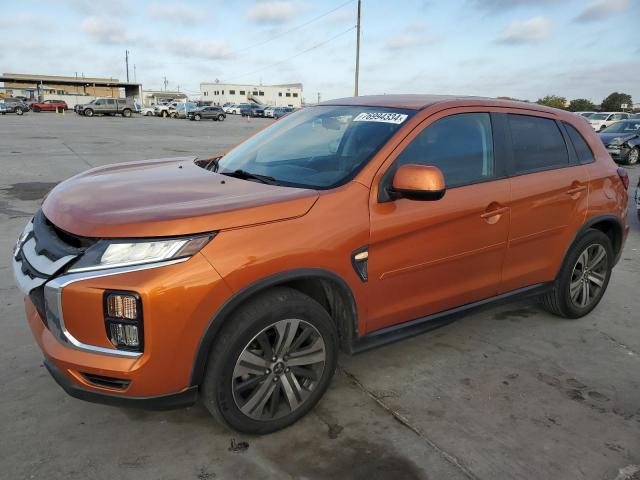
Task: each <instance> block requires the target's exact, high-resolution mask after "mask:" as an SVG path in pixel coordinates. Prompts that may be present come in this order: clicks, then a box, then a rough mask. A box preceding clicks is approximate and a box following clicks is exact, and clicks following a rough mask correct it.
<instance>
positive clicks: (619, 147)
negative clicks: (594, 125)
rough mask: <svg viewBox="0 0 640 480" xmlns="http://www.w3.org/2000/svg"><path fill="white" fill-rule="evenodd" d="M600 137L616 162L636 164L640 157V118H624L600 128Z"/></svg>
mask: <svg viewBox="0 0 640 480" xmlns="http://www.w3.org/2000/svg"><path fill="white" fill-rule="evenodd" d="M599 135H600V139H601V140H602V143H604V146H605V147H607V151H608V152H609V154H610V155H611V158H613V159H614V160H615V161H616V162H619V163H626V164H629V165H635V164H637V163H638V159H639V158H640V119H638V120H623V121H621V122H617V123H614V124H613V125H611V126H610V127H607V128H605V129H604V130H600V134H599Z"/></svg>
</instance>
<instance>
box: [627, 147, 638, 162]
mask: <svg viewBox="0 0 640 480" xmlns="http://www.w3.org/2000/svg"><path fill="white" fill-rule="evenodd" d="M639 157H640V148H638V147H635V148H632V149H631V151H630V152H629V156H628V157H627V163H628V164H629V165H635V164H636V163H638V158H639Z"/></svg>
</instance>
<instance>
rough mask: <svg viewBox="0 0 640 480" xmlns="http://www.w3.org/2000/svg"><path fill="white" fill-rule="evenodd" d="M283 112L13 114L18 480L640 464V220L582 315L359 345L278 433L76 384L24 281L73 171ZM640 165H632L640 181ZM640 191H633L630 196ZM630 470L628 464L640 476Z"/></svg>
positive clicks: (0, 215) (12, 381) (9, 356)
mask: <svg viewBox="0 0 640 480" xmlns="http://www.w3.org/2000/svg"><path fill="white" fill-rule="evenodd" d="M270 122H271V121H270V120H264V119H253V120H252V121H251V122H250V123H247V122H245V121H243V120H241V119H240V118H238V117H229V118H228V119H227V121H225V122H223V123H216V122H199V123H196V122H188V121H185V120H172V119H159V118H133V119H123V118H118V117H105V118H83V117H76V116H74V115H73V114H67V115H65V116H61V115H56V114H27V115H25V116H23V117H17V116H13V115H11V116H9V115H7V116H3V117H0V168H1V170H0V322H1V323H0V365H2V368H1V369H0V477H1V478H7V479H22V478H36V479H38V478H43V479H58V478H60V479H62V478H64V479H75V478H77V479H86V478H92V479H103V478H104V479H112V478H118V479H126V478H136V479H141V480H143V479H154V480H155V479H181V480H183V479H189V478H194V479H212V478H302V477H304V478H332V479H335V478H340V479H344V478H358V479H359V478H363V479H364V478H366V479H367V480H372V479H377V478H381V479H382V478H398V479H414V478H415V479H423V478H424V479H426V478H430V479H440V478H444V479H457V478H460V479H499V478H536V479H538V478H557V479H560V478H561V479H574V478H576V479H578V478H580V479H582V478H586V479H615V478H616V477H617V476H618V475H619V472H620V470H621V469H624V468H627V470H625V471H626V472H627V475H626V474H624V473H623V474H621V475H620V477H619V478H629V479H630V478H636V477H632V475H633V473H632V472H634V471H636V468H640V467H634V465H635V466H637V465H640V329H639V323H640V295H638V292H639V291H640V274H639V273H640V226H639V225H638V221H637V219H636V216H635V212H634V211H631V210H630V214H629V219H630V223H631V233H630V237H629V239H628V241H627V244H626V247H625V250H624V252H623V254H622V258H621V260H620V263H619V264H618V266H617V267H616V269H615V270H614V273H613V276H612V278H611V282H610V284H609V288H608V291H607V293H606V295H605V296H604V299H603V300H602V302H601V304H600V305H599V306H598V308H597V309H596V310H595V311H594V312H593V313H591V314H590V315H589V316H587V317H586V318H583V319H580V320H573V321H568V320H562V319H559V318H556V317H553V316H551V315H549V314H547V313H545V312H544V311H543V310H541V309H540V308H539V307H538V306H537V305H536V304H535V303H533V302H522V303H517V304H510V305H505V306H501V307H497V308H493V309H490V310H486V311H484V312H482V313H478V314H475V315H472V316H469V317H467V318H465V319H463V320H460V321H458V322H456V323H453V324H450V325H449V326H446V327H443V328H441V329H439V330H437V331H435V332H432V333H429V334H425V335H422V336H419V337H415V338H413V339H410V340H407V341H404V342H401V343H397V344H394V345H390V346H387V347H383V348H379V349H377V350H374V351H370V352H367V353H364V354H361V355H358V356H354V357H347V356H342V357H341V359H340V369H339V371H338V372H337V374H336V378H335V380H334V381H333V384H332V386H331V387H330V389H329V392H328V394H327V395H326V396H325V398H324V399H323V400H322V401H321V402H320V404H319V405H318V407H317V408H316V409H315V410H314V411H313V413H312V414H310V415H308V416H307V417H306V418H305V419H303V420H302V421H301V422H299V423H298V424H296V425H294V426H293V427H291V428H289V429H287V430H285V431H282V432H278V433H276V434H273V435H270V436H267V437H253V436H245V435H240V434H237V433H235V432H231V431H229V430H226V429H225V428H223V427H221V426H219V425H217V424H216V423H215V422H214V421H213V420H212V419H211V418H210V417H209V416H208V414H207V413H206V412H205V410H204V409H203V408H202V407H200V406H195V407H193V408H189V409H184V410H178V411H172V412H146V411H138V410H128V409H121V408H115V407H106V406H102V405H95V404H89V403H85V402H82V401H79V400H75V399H72V398H70V397H68V396H67V395H66V394H65V393H64V392H63V391H62V390H61V389H60V388H59V387H58V386H57V385H56V384H55V383H54V381H53V380H52V379H51V378H50V377H49V375H48V373H47V372H46V370H45V369H44V367H43V366H42V364H41V354H40V352H39V350H38V348H37V347H36V345H35V342H34V341H33V340H32V338H31V334H30V332H29V329H28V327H27V324H26V322H25V321H24V315H23V305H22V299H21V296H20V294H19V292H18V290H17V289H16V288H15V287H14V285H13V278H12V274H11V267H10V262H9V259H10V253H11V247H12V245H13V243H14V240H15V238H16V237H17V235H18V233H19V231H21V229H22V227H23V226H24V224H25V222H26V221H27V219H28V217H29V215H31V214H32V213H33V212H34V211H35V210H36V209H37V208H38V205H39V204H40V202H41V201H42V198H43V196H44V195H45V194H46V192H47V191H48V190H49V189H50V188H51V187H52V186H53V185H55V183H57V182H59V181H61V180H64V179H65V178H67V177H69V176H71V175H73V174H75V173H78V172H80V171H82V170H85V169H87V168H89V167H90V166H97V165H102V164H107V163H115V162H121V161H130V160H136V159H148V158H161V157H170V156H191V155H198V156H211V155H212V154H215V153H216V152H220V151H223V150H224V149H226V148H228V147H229V146H231V145H233V144H235V143H237V142H239V141H240V140H241V139H242V138H244V137H246V136H247V135H248V134H249V133H250V132H252V131H255V130H256V129H259V128H261V127H262V126H264V125H267V124H269V123H270ZM639 172H640V169H638V168H636V169H630V170H629V174H630V177H631V185H632V187H635V185H636V184H637V181H638V173H639ZM633 189H634V188H631V189H630V193H632V192H633ZM625 475H626V476H625ZM638 475H640V473H638Z"/></svg>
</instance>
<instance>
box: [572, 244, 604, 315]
mask: <svg viewBox="0 0 640 480" xmlns="http://www.w3.org/2000/svg"><path fill="white" fill-rule="evenodd" d="M608 268H609V259H608V258H607V251H606V250H605V248H604V247H603V246H602V245H600V244H597V243H595V244H592V245H589V246H588V247H587V248H585V249H584V250H583V251H582V253H581V254H580V256H579V257H578V260H577V261H576V264H575V265H574V266H573V271H572V273H571V282H570V284H569V297H570V298H571V302H572V303H573V304H574V305H575V306H576V307H578V308H587V307H589V306H590V305H591V304H592V303H593V302H594V301H596V300H597V299H598V297H599V295H600V292H601V290H602V288H603V286H604V284H605V281H606V280H607V273H608Z"/></svg>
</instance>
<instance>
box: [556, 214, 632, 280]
mask: <svg viewBox="0 0 640 480" xmlns="http://www.w3.org/2000/svg"><path fill="white" fill-rule="evenodd" d="M600 222H608V223H612V224H613V225H614V228H615V235H616V238H617V239H618V243H619V244H618V245H615V244H614V245H612V246H613V248H614V250H616V249H617V253H616V258H615V260H614V262H613V264H614V265H615V264H616V263H618V260H619V259H620V255H621V254H622V243H623V239H624V227H623V226H622V222H621V221H620V218H618V217H616V216H615V215H598V216H597V217H592V218H590V219H589V220H587V221H586V222H585V223H584V224H583V225H582V227H580V229H579V230H578V231H577V232H576V234H575V235H574V237H573V239H572V240H571V242H570V243H569V244H568V245H567V248H566V249H565V251H564V255H563V256H562V262H561V263H560V266H559V267H558V272H556V277H557V275H559V274H560V270H561V269H562V266H563V265H564V262H565V260H566V258H567V254H568V253H569V249H570V248H571V247H572V246H573V244H574V243H576V240H578V239H579V238H580V237H581V236H582V235H584V234H585V233H586V231H587V230H589V229H590V228H592V227H593V226H594V225H595V224H596V223H600Z"/></svg>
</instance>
